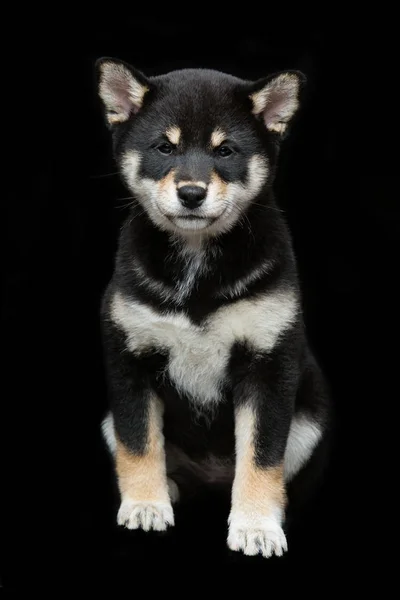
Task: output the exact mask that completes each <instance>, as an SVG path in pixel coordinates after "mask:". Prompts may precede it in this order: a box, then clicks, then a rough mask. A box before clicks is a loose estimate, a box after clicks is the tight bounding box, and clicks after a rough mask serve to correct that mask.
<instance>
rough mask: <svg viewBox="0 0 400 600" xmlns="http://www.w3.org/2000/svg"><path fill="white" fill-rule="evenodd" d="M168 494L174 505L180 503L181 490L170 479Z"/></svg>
mask: <svg viewBox="0 0 400 600" xmlns="http://www.w3.org/2000/svg"><path fill="white" fill-rule="evenodd" d="M167 481H168V494H169V498H170V500H171V502H172V504H176V503H177V502H178V501H179V496H180V494H179V488H178V486H177V484H176V483H175V481H174V480H173V479H170V478H169V477H168V480H167Z"/></svg>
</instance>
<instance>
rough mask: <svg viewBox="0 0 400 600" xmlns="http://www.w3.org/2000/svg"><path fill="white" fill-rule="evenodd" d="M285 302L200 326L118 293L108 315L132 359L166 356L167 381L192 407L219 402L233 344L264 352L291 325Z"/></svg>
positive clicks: (220, 313)
mask: <svg viewBox="0 0 400 600" xmlns="http://www.w3.org/2000/svg"><path fill="white" fill-rule="evenodd" d="M291 314H292V302H291V301H290V300H288V298H287V297H286V298H280V299H278V298H276V297H274V298H268V297H263V298H261V299H260V298H259V299H257V300H255V299H253V300H241V301H237V302H234V303H232V304H229V305H227V306H224V307H222V308H220V309H218V310H217V311H216V312H214V313H213V314H212V315H210V316H209V318H208V319H206V320H205V321H204V322H203V323H202V324H201V325H197V324H195V323H193V322H192V321H191V320H190V319H189V317H188V316H187V315H185V314H184V313H183V312H169V313H164V314H163V313H159V312H156V311H154V310H153V309H152V308H150V307H149V306H147V305H144V304H142V303H139V302H135V301H132V300H128V299H126V298H124V297H123V296H122V295H121V294H119V293H117V294H116V295H115V297H114V299H113V302H112V307H111V316H112V318H113V320H114V322H115V323H116V324H117V325H119V326H120V327H122V329H123V330H124V332H125V334H126V340H127V346H128V349H129V350H130V351H131V352H133V353H134V354H136V355H138V356H139V355H141V354H144V353H146V352H148V351H149V350H150V351H151V350H156V351H162V352H164V353H167V355H168V360H167V366H166V369H167V372H168V376H169V378H170V380H171V382H172V383H173V385H174V386H175V387H176V388H177V390H178V391H179V392H181V393H183V394H185V395H187V396H189V397H190V398H191V399H193V400H195V401H196V402H200V403H208V402H213V401H216V400H218V399H219V398H220V397H221V392H222V388H223V386H224V384H225V383H226V379H227V367H228V363H229V358H230V354H231V350H232V347H233V345H234V344H235V343H236V342H247V343H248V344H249V345H250V346H251V347H253V348H254V350H255V351H260V350H263V351H268V350H270V349H271V348H273V346H274V345H275V343H276V340H277V338H278V336H279V334H280V332H281V331H282V329H284V328H285V327H286V326H287V324H288V323H289V321H290V316H291Z"/></svg>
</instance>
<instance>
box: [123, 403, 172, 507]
mask: <svg viewBox="0 0 400 600" xmlns="http://www.w3.org/2000/svg"><path fill="white" fill-rule="evenodd" d="M148 419H149V420H148V433H147V445H146V450H145V452H144V454H142V455H137V454H133V453H132V452H130V451H129V450H128V449H127V448H126V446H124V445H123V444H122V442H121V441H120V440H118V439H117V451H116V470H117V476H118V485H119V489H120V492H121V496H122V498H123V499H127V498H129V499H131V500H134V501H135V502H169V500H168V498H169V497H168V484H167V474H166V464H165V451H164V437H163V435H162V407H161V403H160V401H159V400H158V399H156V398H152V399H151V401H150V406H149V417H148Z"/></svg>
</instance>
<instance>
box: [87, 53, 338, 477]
mask: <svg viewBox="0 0 400 600" xmlns="http://www.w3.org/2000/svg"><path fill="white" fill-rule="evenodd" d="M101 64H102V63H101V62H100V63H99V68H100V67H101ZM132 72H133V74H134V76H135V77H138V74H137V72H136V71H132ZM139 77H140V78H141V81H142V82H143V83H144V84H146V85H147V87H148V88H149V91H148V92H147V94H146V97H145V101H144V104H143V107H142V108H141V109H140V110H139V112H138V114H135V115H132V116H131V117H130V118H129V119H128V120H127V122H125V123H122V124H119V125H116V126H113V128H112V129H113V144H114V153H115V158H116V161H117V163H118V162H119V161H120V159H121V157H123V156H124V154H125V153H126V152H127V150H132V149H133V150H136V151H138V152H140V154H141V156H142V163H141V171H140V175H141V176H142V177H146V178H150V179H152V180H156V181H157V180H160V179H162V178H163V177H165V176H166V175H167V174H168V172H169V171H170V170H171V168H175V169H176V171H177V175H176V177H175V180H176V181H179V180H186V179H194V180H199V179H201V180H204V181H206V182H207V183H208V181H209V178H210V174H211V172H212V170H214V172H216V173H217V174H218V175H219V177H220V178H221V179H222V180H223V181H225V182H227V183H229V182H242V183H244V184H245V183H246V182H247V177H248V172H247V164H248V161H249V159H250V158H251V157H252V156H254V155H255V154H261V155H263V156H266V157H268V163H269V177H268V180H267V182H266V183H265V185H264V186H263V188H262V190H261V191H260V192H259V193H258V194H257V196H256V197H255V198H253V201H252V202H251V204H250V205H249V207H248V208H247V209H246V211H245V213H244V215H243V218H241V219H239V220H238V222H237V223H236V224H235V226H234V227H232V229H231V230H230V231H228V232H225V233H223V234H222V235H217V236H214V237H210V238H209V240H208V241H207V247H206V253H205V258H204V261H205V263H206V264H207V269H205V270H203V271H202V272H201V273H199V275H198V276H197V279H196V281H195V285H194V286H193V288H192V289H191V291H190V293H188V295H187V296H186V297H185V298H184V299H183V300H181V301H180V302H178V301H177V300H176V299H174V298H173V297H172V298H168V299H165V297H164V296H163V295H162V293H157V292H156V291H154V290H153V289H151V288H150V287H148V286H146V284H145V282H143V281H142V280H141V278H140V277H138V276H137V274H136V273H135V272H134V270H133V269H132V260H133V258H134V259H135V261H138V262H139V263H140V265H141V267H142V270H143V272H145V273H146V275H147V276H148V277H150V278H152V279H153V280H156V281H158V282H160V283H161V284H162V285H163V286H165V287H166V288H171V287H174V286H176V285H177V284H178V283H179V281H180V280H181V278H182V273H184V270H185V259H184V257H183V256H182V253H181V252H180V250H179V248H180V246H179V244H177V243H176V240H173V239H172V237H171V234H170V233H169V232H167V231H163V230H161V229H160V228H158V227H157V226H156V225H155V224H154V223H153V222H152V220H151V219H150V218H149V216H148V215H147V213H146V212H145V211H143V208H142V206H141V204H140V202H136V201H135V200H134V202H133V206H132V208H131V214H130V215H129V217H128V218H127V220H126V222H125V224H124V226H123V228H122V231H121V235H120V240H119V247H118V252H117V256H116V262H115V270H114V275H113V278H112V282H111V283H110V285H109V287H108V289H107V292H106V294H105V297H104V302H103V309H102V322H103V331H104V346H105V352H106V363H107V367H108V373H109V385H110V398H111V407H112V411H113V414H114V418H115V427H116V431H117V433H118V435H119V437H120V438H121V440H122V441H123V442H124V443H125V444H126V445H127V446H128V447H129V448H130V449H131V450H132V451H134V452H137V453H140V452H142V451H143V448H144V440H145V434H146V415H147V405H146V398H147V396H148V393H149V390H150V389H155V390H156V391H157V393H158V395H159V397H160V398H161V399H162V400H163V402H164V405H165V415H164V433H165V437H166V440H167V441H169V442H172V443H173V444H175V445H177V446H179V447H180V448H182V450H184V451H185V452H186V453H187V454H188V455H189V456H191V457H194V458H201V457H204V456H206V455H207V454H209V453H210V452H212V453H214V454H217V455H220V456H226V457H231V458H232V456H233V451H234V431H233V427H234V425H233V411H234V406H237V405H240V404H242V403H244V402H248V401H249V400H248V399H249V398H252V400H251V401H252V403H253V404H252V406H253V410H254V411H255V414H256V415H257V436H256V461H257V463H258V465H259V466H262V467H265V466H273V465H276V464H278V463H280V462H282V459H283V455H284V451H285V444H286V440H287V435H288V432H289V427H290V422H291V418H292V415H293V414H294V413H295V412H296V411H300V410H301V411H302V412H306V413H309V414H312V415H313V416H314V418H315V419H316V420H317V421H318V422H319V424H320V425H321V427H322V428H326V427H327V425H328V422H329V400H328V393H327V390H326V385H325V382H324V379H323V375H322V374H321V372H320V369H319V367H318V365H317V363H316V360H315V358H314V357H313V356H312V353H311V351H310V349H309V348H308V345H307V339H306V335H305V331H304V327H303V323H302V317H301V314H300V313H299V316H298V320H297V322H296V323H295V324H294V325H293V326H292V327H291V328H290V329H289V331H287V332H286V334H285V335H284V336H282V338H281V339H280V340H279V342H278V344H277V345H276V347H275V348H274V349H273V351H272V352H270V353H269V354H266V353H264V354H263V353H258V352H255V351H254V350H253V349H251V348H250V347H249V346H246V345H244V344H242V343H236V344H235V345H234V346H233V348H232V349H231V357H230V361H229V366H228V371H227V377H226V382H225V389H224V394H223V401H221V403H220V404H219V406H217V407H216V408H215V409H213V411H212V412H209V411H207V410H206V409H204V411H203V413H201V414H199V411H198V410H197V409H196V408H195V407H194V406H193V404H192V403H191V402H190V401H189V399H187V398H185V397H184V396H183V395H181V394H178V392H177V390H176V389H175V388H174V386H173V384H172V382H171V381H170V380H169V378H168V376H167V375H166V372H165V367H166V365H167V362H168V353H166V352H165V351H164V350H162V349H160V348H153V349H152V351H151V352H146V354H145V355H140V356H135V357H134V356H133V355H131V354H129V353H128V352H127V351H126V346H125V340H124V335H123V334H122V333H121V332H120V331H118V329H117V328H116V326H115V325H114V324H113V323H112V322H111V321H110V317H109V310H110V300H111V298H112V296H113V294H114V293H115V291H117V290H118V291H121V292H122V293H123V294H124V295H126V296H128V297H130V298H132V299H136V300H139V301H140V302H143V303H146V304H148V305H150V306H151V307H152V308H154V309H155V310H157V311H159V312H166V311H182V312H183V313H184V314H185V315H186V316H187V317H189V318H190V319H191V321H192V322H193V323H196V324H201V323H203V322H204V320H205V319H206V318H207V317H208V316H209V315H210V314H211V313H212V312H214V311H215V310H216V309H218V308H219V307H221V306H223V305H225V304H227V303H231V302H233V301H234V300H233V299H232V298H231V297H230V296H229V294H228V295H227V294H223V293H222V290H223V289H226V288H229V287H232V286H233V285H234V283H235V282H236V281H238V280H240V279H241V278H243V277H244V276H245V275H246V274H247V273H249V272H251V271H252V270H254V269H255V268H256V267H257V266H259V265H261V264H262V263H264V262H265V261H266V260H269V261H271V262H272V264H273V267H272V268H271V270H270V271H269V272H267V273H266V274H265V275H264V276H262V277H260V278H259V279H258V280H257V281H255V282H253V283H251V284H249V285H248V286H247V288H246V289H245V290H243V291H242V292H241V294H240V296H238V298H245V297H256V296H258V295H260V294H263V293H266V292H270V291H273V290H274V289H275V288H277V286H279V287H280V288H282V287H286V288H287V289H291V290H295V291H296V293H297V294H298V295H299V296H300V290H299V283H298V279H297V270H296V262H295V258H294V255H293V250H292V245H291V239H290V234H289V232H288V228H287V225H286V223H285V221H284V219H283V216H282V213H281V211H280V210H279V208H278V205H277V204H276V202H275V199H274V195H273V191H272V184H273V179H274V174H275V170H276V165H277V159H278V155H279V144H280V141H281V136H280V135H279V134H276V133H271V132H268V131H267V129H266V127H265V125H264V123H263V121H262V119H261V118H257V117H255V116H254V115H253V114H252V112H251V101H250V99H249V94H250V92H251V91H254V90H256V89H261V88H262V87H263V86H264V85H265V82H266V80H263V81H260V82H256V83H250V82H245V81H241V80H239V79H236V78H234V77H231V76H229V75H224V74H221V73H214V72H212V71H194V70H188V71H182V72H175V73H170V74H168V75H164V76H161V77H157V78H153V79H151V80H148V79H146V78H144V76H143V75H141V74H140V75H139ZM171 125H177V126H178V127H180V128H181V131H182V136H183V141H182V144H181V146H180V148H179V151H178V150H176V151H174V152H173V153H171V154H170V155H162V154H161V153H160V152H158V150H157V148H158V147H159V146H160V144H162V143H165V137H164V132H165V130H166V129H167V128H168V127H170V126H171ZM216 127H220V128H221V129H223V130H224V131H226V132H227V133H228V140H227V143H228V144H230V146H231V147H232V148H233V150H234V155H233V157H232V158H231V160H225V159H224V158H221V157H219V156H217V155H216V154H215V153H213V151H212V150H210V148H209V147H208V144H209V140H210V137H211V133H212V132H213V131H214V129H215V128H216ZM230 139H232V140H235V141H236V142H237V147H235V143H236V142H235V143H234V142H232V141H230Z"/></svg>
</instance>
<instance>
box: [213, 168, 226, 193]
mask: <svg viewBox="0 0 400 600" xmlns="http://www.w3.org/2000/svg"><path fill="white" fill-rule="evenodd" d="M211 183H213V184H214V186H215V188H216V192H217V193H216V195H217V197H218V198H225V197H226V196H227V194H228V184H227V183H226V182H225V181H222V179H221V178H220V177H219V176H218V175H217V173H216V172H215V171H213V172H212V173H211Z"/></svg>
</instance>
